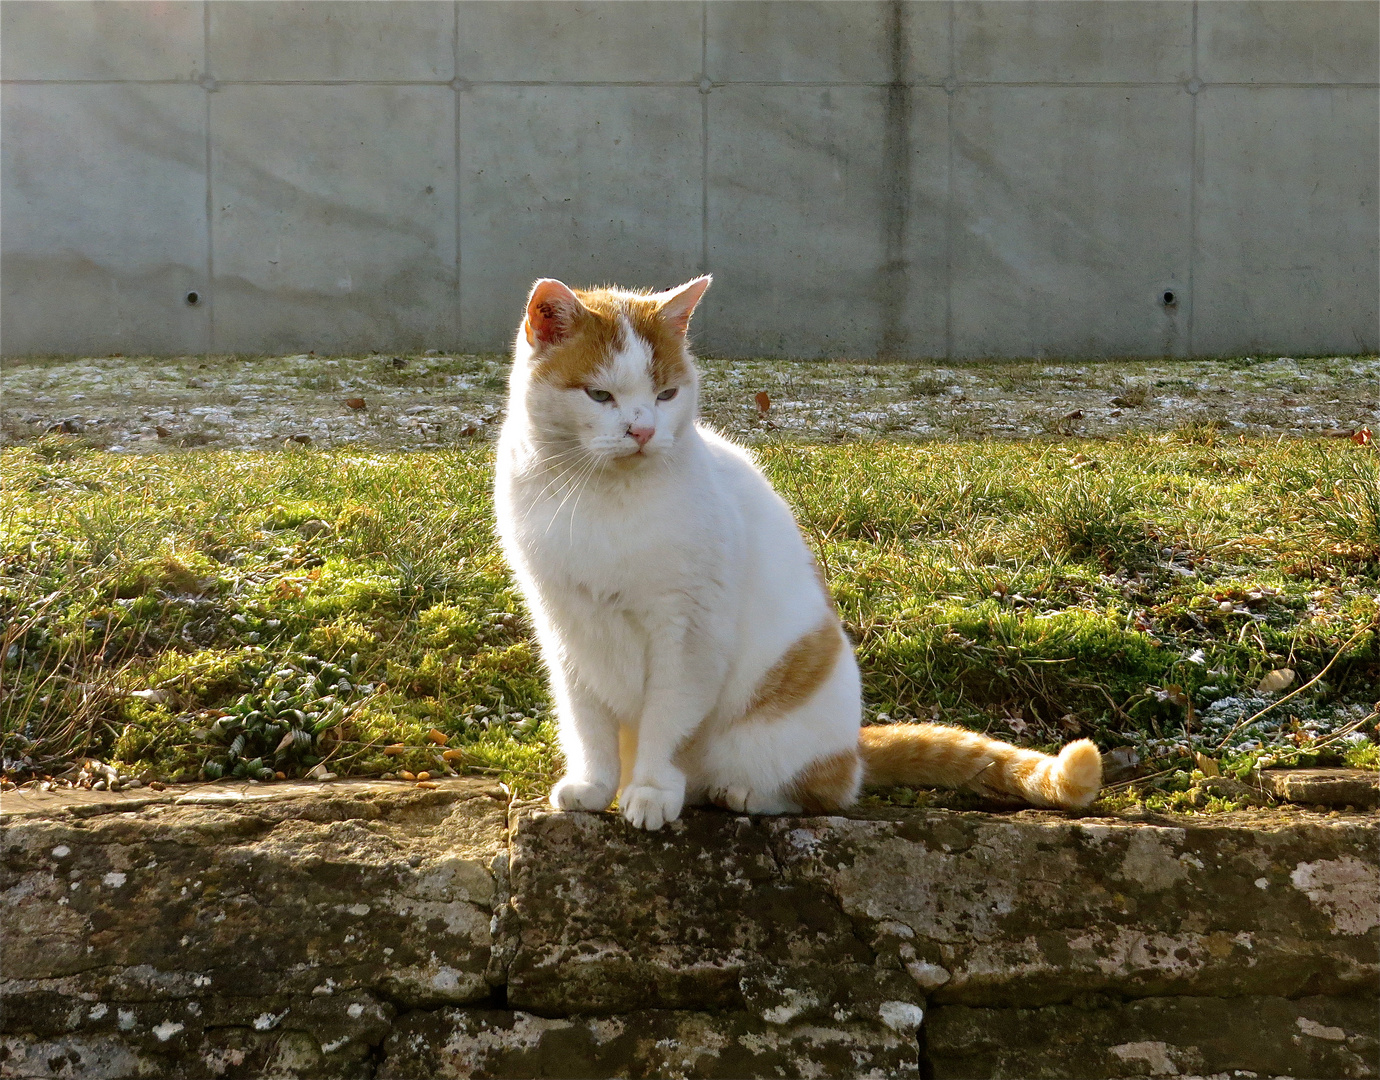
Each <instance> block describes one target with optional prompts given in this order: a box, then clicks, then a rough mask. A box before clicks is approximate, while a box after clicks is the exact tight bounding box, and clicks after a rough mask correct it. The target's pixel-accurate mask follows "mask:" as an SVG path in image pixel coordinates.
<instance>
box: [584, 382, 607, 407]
mask: <svg viewBox="0 0 1380 1080" xmlns="http://www.w3.org/2000/svg"><path fill="white" fill-rule="evenodd" d="M585 393H586V394H588V395H589V396H590V397H592V398H593V399H594V400H595V401H597V402H599V403H601V404H602V403H603V402H605V401H612V400H613V395H612V394H610V393H609V392H608V391H607V390H596V389H594V387H592V386H586V387H585Z"/></svg>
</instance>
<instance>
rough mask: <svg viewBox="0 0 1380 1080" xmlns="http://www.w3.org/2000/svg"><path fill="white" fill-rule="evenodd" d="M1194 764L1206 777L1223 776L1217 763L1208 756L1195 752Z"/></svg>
mask: <svg viewBox="0 0 1380 1080" xmlns="http://www.w3.org/2000/svg"><path fill="white" fill-rule="evenodd" d="M1193 764H1194V765H1196V766H1197V767H1198V771H1199V772H1201V773H1202V774H1203V775H1204V776H1221V775H1222V770H1221V769H1219V768H1218V767H1217V762H1215V761H1213V760H1212V758H1210V757H1208V756H1207V755H1206V754H1200V753H1198V751H1197V750H1195V751H1193Z"/></svg>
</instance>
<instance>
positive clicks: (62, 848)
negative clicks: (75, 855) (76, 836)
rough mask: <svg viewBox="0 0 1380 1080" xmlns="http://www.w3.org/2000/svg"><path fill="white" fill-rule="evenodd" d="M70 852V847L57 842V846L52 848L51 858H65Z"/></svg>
mask: <svg viewBox="0 0 1380 1080" xmlns="http://www.w3.org/2000/svg"><path fill="white" fill-rule="evenodd" d="M70 854H72V849H71V848H69V847H68V846H67V845H66V844H59V845H58V846H57V847H55V848H53V858H55V859H65V858H67V856H68V855H70Z"/></svg>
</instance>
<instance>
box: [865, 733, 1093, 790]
mask: <svg viewBox="0 0 1380 1080" xmlns="http://www.w3.org/2000/svg"><path fill="white" fill-rule="evenodd" d="M858 749H859V751H860V752H861V754H862V759H863V783H864V784H867V785H871V786H877V787H888V786H892V785H895V784H917V785H920V786H933V787H952V788H969V789H971V790H974V791H980V792H985V793H992V794H999V795H1014V796H1016V797H1017V798H1020V799H1024V800H1025V801H1026V802H1028V803H1030V804H1031V805H1033V806H1053V807H1059V808H1061V809H1065V810H1072V809H1076V808H1078V807H1083V806H1087V805H1088V804H1089V803H1090V802H1092V801H1093V799H1095V798H1097V792H1098V789H1099V788H1100V787H1101V786H1102V755H1101V754H1099V753H1098V751H1097V747H1096V746H1094V745H1093V744H1092V742H1091V741H1089V740H1088V739H1079V740H1078V741H1077V742H1072V743H1069V744H1068V746H1066V747H1064V748H1063V750H1061V751H1059V756H1058V757H1051V756H1050V755H1049V754H1042V753H1040V752H1039V751H1037V750H1023V749H1021V748H1020V747H1019V746H1012V745H1011V744H1010V743H1004V742H1001V741H1000V740H998V739H989V738H988V737H987V736H986V735H979V734H978V733H977V732H975V731H964V730H963V729H962V728H953V727H945V726H943V725H941V724H874V725H872V726H871V727H865V728H863V729H862V730H861V732H860V733H859V737H858Z"/></svg>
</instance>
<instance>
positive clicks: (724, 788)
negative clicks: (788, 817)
mask: <svg viewBox="0 0 1380 1080" xmlns="http://www.w3.org/2000/svg"><path fill="white" fill-rule="evenodd" d="M708 798H709V801H710V802H711V803H713V804H714V805H715V806H717V807H718V808H719V809H720V810H732V811H734V812H735V813H738V814H793V813H799V811H800V806H799V805H798V804H796V803H793V802H791V801H790V800H789V799H786V798H784V797H782V796H781V795H779V794H769V795H763V794H762V793H761V792H758V791H756V790H754V789H753V788H750V787H748V786H747V785H746V784H723V785H720V786H717V787H711V788H710V789H709V792H708Z"/></svg>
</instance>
